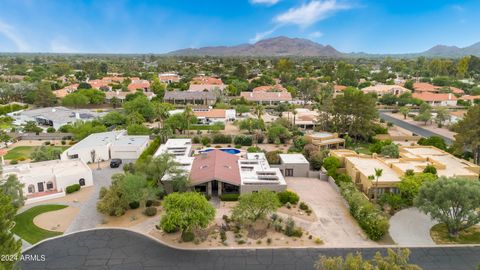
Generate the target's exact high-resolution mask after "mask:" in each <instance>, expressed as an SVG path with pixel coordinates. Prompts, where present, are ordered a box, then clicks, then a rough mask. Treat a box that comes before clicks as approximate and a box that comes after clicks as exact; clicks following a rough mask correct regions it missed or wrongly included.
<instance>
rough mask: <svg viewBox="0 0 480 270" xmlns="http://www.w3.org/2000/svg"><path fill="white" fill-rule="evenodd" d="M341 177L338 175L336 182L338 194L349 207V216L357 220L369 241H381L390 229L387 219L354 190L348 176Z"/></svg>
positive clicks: (353, 185) (361, 194) (362, 195)
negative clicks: (340, 194)
mask: <svg viewBox="0 0 480 270" xmlns="http://www.w3.org/2000/svg"><path fill="white" fill-rule="evenodd" d="M342 175H343V174H338V176H337V179H336V182H337V183H338V184H339V187H340V192H341V193H342V196H343V197H344V198H345V200H346V201H347V203H348V205H349V207H350V214H351V215H352V216H353V217H354V218H355V219H356V220H357V222H358V224H359V225H360V227H361V228H362V230H363V231H364V232H365V233H366V234H367V236H368V237H369V238H370V239H372V240H374V241H378V240H380V239H382V237H383V236H384V235H385V234H386V233H387V232H388V228H389V227H390V224H389V221H388V218H387V217H386V216H385V214H384V213H383V212H382V211H381V210H380V209H379V207H378V206H377V205H375V204H373V203H371V202H370V201H369V200H368V199H367V198H366V197H365V195H364V194H363V193H362V192H360V191H359V190H358V189H357V188H356V186H355V184H354V183H352V182H351V179H349V177H348V176H346V175H345V176H342ZM340 176H342V177H340ZM347 179H348V180H347Z"/></svg>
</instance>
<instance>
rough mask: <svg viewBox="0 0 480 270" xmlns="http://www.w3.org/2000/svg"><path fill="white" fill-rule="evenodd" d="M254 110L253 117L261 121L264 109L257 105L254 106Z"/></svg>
mask: <svg viewBox="0 0 480 270" xmlns="http://www.w3.org/2000/svg"><path fill="white" fill-rule="evenodd" d="M253 110H254V112H253V113H254V114H255V116H256V117H257V118H258V119H262V115H263V114H264V113H265V107H263V106H262V105H260V104H259V105H257V106H255V108H254V109H253Z"/></svg>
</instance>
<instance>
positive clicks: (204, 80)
mask: <svg viewBox="0 0 480 270" xmlns="http://www.w3.org/2000/svg"><path fill="white" fill-rule="evenodd" d="M191 84H216V85H220V84H223V82H222V79H218V78H214V77H206V76H197V77H194V78H193V79H192V81H191Z"/></svg>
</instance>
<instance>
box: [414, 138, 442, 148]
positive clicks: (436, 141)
mask: <svg viewBox="0 0 480 270" xmlns="http://www.w3.org/2000/svg"><path fill="white" fill-rule="evenodd" d="M417 143H418V144H419V145H430V146H434V147H436V148H438V149H442V150H447V144H446V143H445V140H444V139H442V138H441V137H438V136H431V137H428V138H420V140H418V142H417Z"/></svg>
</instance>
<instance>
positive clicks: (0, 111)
mask: <svg viewBox="0 0 480 270" xmlns="http://www.w3.org/2000/svg"><path fill="white" fill-rule="evenodd" d="M26 108H28V105H20V104H16V103H13V104H10V105H5V106H0V115H4V114H7V113H11V112H15V111H19V110H22V109H26Z"/></svg>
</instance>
